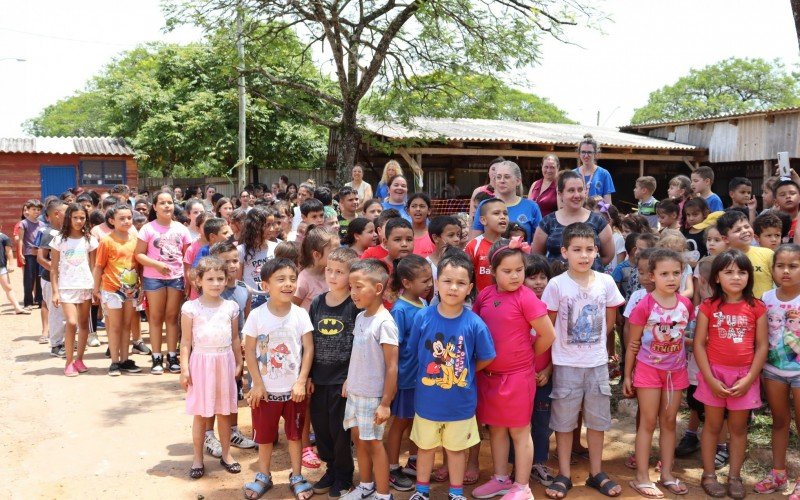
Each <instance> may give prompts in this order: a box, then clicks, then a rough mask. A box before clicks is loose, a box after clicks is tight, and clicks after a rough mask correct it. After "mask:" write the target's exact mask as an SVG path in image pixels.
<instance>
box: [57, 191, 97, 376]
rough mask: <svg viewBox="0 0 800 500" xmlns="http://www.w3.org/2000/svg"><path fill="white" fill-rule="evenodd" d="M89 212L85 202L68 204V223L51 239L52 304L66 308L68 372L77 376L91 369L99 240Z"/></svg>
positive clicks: (65, 219)
mask: <svg viewBox="0 0 800 500" xmlns="http://www.w3.org/2000/svg"><path fill="white" fill-rule="evenodd" d="M88 218H89V214H88V212H86V209H85V208H83V206H82V205H78V204H77V203H73V204H71V205H69V206H68V207H67V212H66V214H65V216H64V224H63V227H62V229H61V231H60V232H59V234H58V235H57V236H56V237H55V238H53V240H52V241H51V242H50V250H51V254H50V255H51V264H50V265H51V272H50V279H51V283H52V286H53V295H52V296H51V298H50V301H51V303H52V306H53V307H55V308H59V307H60V308H62V310H63V314H64V319H65V320H66V325H65V331H64V335H65V340H66V342H65V350H66V354H67V365H66V367H65V368H64V375H66V376H67V377H76V376H78V374H79V373H85V372H87V371H89V369H88V368H87V367H86V365H85V364H84V363H83V354H84V352H85V351H86V343H87V341H88V339H89V307H90V306H91V304H92V289H93V287H94V280H93V278H92V269H93V268H94V257H95V250H97V239H96V238H94V237H93V236H92V235H90V234H89V226H88V225H87V223H86V219H88ZM76 330H77V332H78V352H77V357H75V351H74V348H75V331H76Z"/></svg>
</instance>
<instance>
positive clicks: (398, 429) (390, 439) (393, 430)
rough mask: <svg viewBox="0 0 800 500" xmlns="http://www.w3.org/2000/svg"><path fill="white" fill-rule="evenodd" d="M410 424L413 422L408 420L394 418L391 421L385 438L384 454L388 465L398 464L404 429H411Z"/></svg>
mask: <svg viewBox="0 0 800 500" xmlns="http://www.w3.org/2000/svg"><path fill="white" fill-rule="evenodd" d="M412 422H413V420H412V419H410V418H397V417H395V418H394V419H393V420H392V425H391V426H390V427H389V433H388V436H386V454H387V456H388V457H389V465H399V464H400V445H401V443H402V440H403V434H404V433H405V431H406V429H408V428H409V427H411V423H412Z"/></svg>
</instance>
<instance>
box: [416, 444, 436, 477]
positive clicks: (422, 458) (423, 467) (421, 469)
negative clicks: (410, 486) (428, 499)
mask: <svg viewBox="0 0 800 500" xmlns="http://www.w3.org/2000/svg"><path fill="white" fill-rule="evenodd" d="M435 459H436V449H435V448H434V449H432V450H422V449H418V450H417V483H421V484H430V482H431V471H433V462H434V460H435Z"/></svg>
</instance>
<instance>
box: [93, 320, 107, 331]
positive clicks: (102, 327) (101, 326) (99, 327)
mask: <svg viewBox="0 0 800 500" xmlns="http://www.w3.org/2000/svg"><path fill="white" fill-rule="evenodd" d="M105 329H106V324H105V323H103V320H102V319H98V320H97V327H96V328H95V330H105Z"/></svg>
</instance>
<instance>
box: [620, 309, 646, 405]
mask: <svg viewBox="0 0 800 500" xmlns="http://www.w3.org/2000/svg"><path fill="white" fill-rule="evenodd" d="M626 325H627V326H628V335H627V337H628V341H629V342H640V341H641V339H642V334H643V333H644V325H632V324H631V323H630V322H628V323H626ZM637 352H638V349H637V350H636V351H634V350H633V349H631V348H630V346H628V348H627V349H626V350H625V377H624V380H623V382H622V394H624V395H625V396H626V397H629V398H632V397H633V396H635V395H636V390H635V389H634V388H633V367H634V365H635V364H636V353H637Z"/></svg>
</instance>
